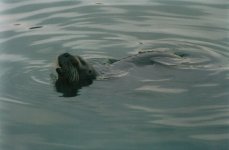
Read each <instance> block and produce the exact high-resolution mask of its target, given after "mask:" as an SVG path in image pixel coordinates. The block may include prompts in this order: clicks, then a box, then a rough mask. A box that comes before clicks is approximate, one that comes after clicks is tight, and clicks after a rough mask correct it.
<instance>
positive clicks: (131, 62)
mask: <svg viewBox="0 0 229 150" xmlns="http://www.w3.org/2000/svg"><path fill="white" fill-rule="evenodd" d="M182 57H183V55H176V54H173V53H158V52H143V53H139V54H137V55H133V56H129V57H126V58H123V59H121V60H117V61H116V62H114V63H112V64H111V65H109V66H108V68H106V69H104V68H105V66H101V65H100V66H99V68H98V66H97V68H96V69H95V68H94V67H93V66H92V65H91V64H90V63H88V62H87V61H86V60H84V59H83V58H82V57H80V56H73V55H71V54H69V53H64V54H61V55H59V56H58V65H59V67H58V68H56V72H57V74H58V78H57V80H56V82H55V87H56V90H57V91H58V92H60V93H63V96H64V97H72V96H76V95H77V91H78V89H80V88H81V87H83V86H88V85H90V84H92V82H93V80H94V79H96V77H97V76H103V75H104V76H105V78H112V76H113V77H114V76H117V72H118V73H120V71H122V70H124V71H126V70H128V69H129V68H132V67H133V66H136V65H137V66H141V65H153V64H155V63H159V64H163V65H174V63H175V62H176V60H177V59H181V58H182ZM161 58H163V60H161ZM101 68H103V69H102V71H101ZM117 70H118V71H117ZM115 71H117V72H115Z"/></svg>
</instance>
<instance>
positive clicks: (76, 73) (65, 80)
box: [55, 53, 97, 96]
mask: <svg viewBox="0 0 229 150" xmlns="http://www.w3.org/2000/svg"><path fill="white" fill-rule="evenodd" d="M58 65H59V67H58V68H56V72H57V74H58V79H57V81H56V83H55V86H56V89H57V91H58V92H61V93H63V94H64V96H67V95H68V96H75V95H76V93H77V89H79V88H81V87H82V86H88V85H90V84H91V83H92V82H93V80H94V79H95V78H96V76H97V73H96V71H95V70H94V68H93V66H92V65H90V64H89V63H87V62H86V61H85V60H84V59H83V58H81V57H80V56H73V55H71V54H69V53H63V54H61V55H59V56H58Z"/></svg>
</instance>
